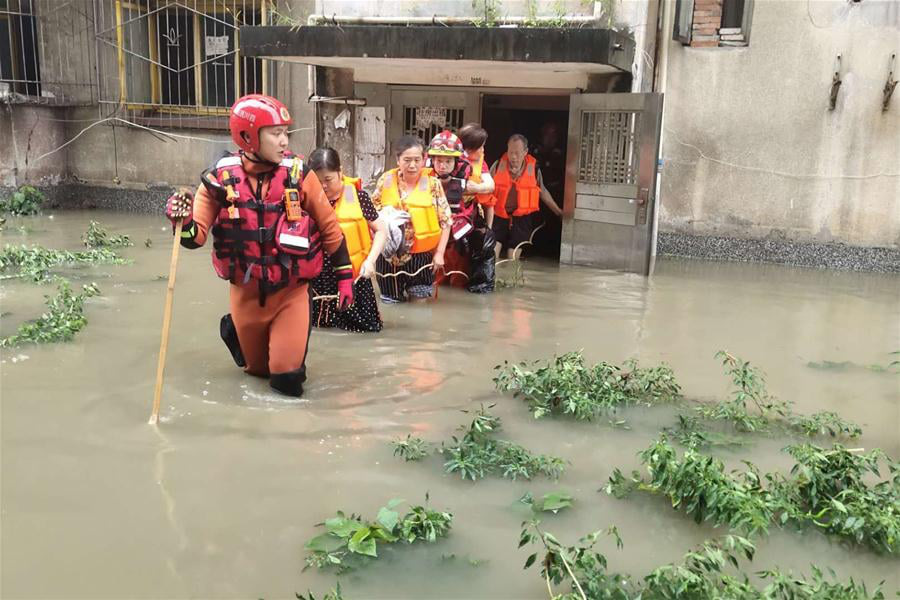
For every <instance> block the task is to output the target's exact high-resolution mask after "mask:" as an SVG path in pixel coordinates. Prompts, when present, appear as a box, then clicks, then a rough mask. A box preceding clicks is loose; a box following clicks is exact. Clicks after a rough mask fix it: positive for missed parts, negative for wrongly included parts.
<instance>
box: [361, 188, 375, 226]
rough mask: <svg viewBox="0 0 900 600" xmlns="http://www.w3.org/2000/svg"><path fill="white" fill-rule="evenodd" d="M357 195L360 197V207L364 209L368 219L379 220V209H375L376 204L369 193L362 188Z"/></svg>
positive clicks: (363, 212)
mask: <svg viewBox="0 0 900 600" xmlns="http://www.w3.org/2000/svg"><path fill="white" fill-rule="evenodd" d="M357 196H358V197H359V207H360V208H361V209H362V214H363V216H364V217H365V218H366V221H377V220H378V211H377V210H375V205H374V204H372V199H371V198H369V195H368V194H367V193H365V192H364V191H362V190H360V191H359V192H357Z"/></svg>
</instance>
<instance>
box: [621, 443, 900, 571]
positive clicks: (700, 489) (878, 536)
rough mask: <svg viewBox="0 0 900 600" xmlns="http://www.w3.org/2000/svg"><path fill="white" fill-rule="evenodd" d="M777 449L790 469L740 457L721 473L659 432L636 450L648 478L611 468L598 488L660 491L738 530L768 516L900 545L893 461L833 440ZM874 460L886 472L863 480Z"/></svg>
mask: <svg viewBox="0 0 900 600" xmlns="http://www.w3.org/2000/svg"><path fill="white" fill-rule="evenodd" d="M785 450H786V451H787V452H788V453H789V454H790V455H791V456H792V457H793V458H794V459H795V461H796V463H795V465H794V466H793V468H792V469H791V474H790V476H789V477H786V476H784V475H782V474H780V473H777V472H773V473H766V474H765V475H764V476H760V473H759V470H758V468H757V467H756V466H755V465H753V464H752V463H750V462H747V461H744V464H745V465H746V467H747V469H746V470H745V471H732V472H727V471H726V470H725V465H724V464H723V463H722V461H720V460H719V459H717V458H714V457H711V456H705V455H702V454H699V453H698V452H697V451H696V450H694V449H692V448H688V449H687V450H685V452H684V454H683V456H681V457H679V456H678V455H677V452H676V451H675V449H674V448H673V447H672V446H671V445H670V444H669V443H668V441H667V440H666V439H665V437H663V438H661V439H659V440H657V441H656V442H654V443H653V444H651V445H650V447H648V448H647V449H646V450H644V451H642V452H641V453H640V458H641V462H642V463H643V464H644V465H645V466H646V467H647V471H648V472H649V474H650V478H649V480H645V479H643V478H642V477H641V476H640V473H638V472H637V471H635V472H633V473H632V476H631V477H630V478H627V477H625V476H624V475H623V474H622V473H621V471H619V470H618V469H615V470H614V471H613V474H612V475H611V476H610V478H609V482H608V483H607V485H606V487H605V491H606V492H607V493H608V494H611V495H613V496H616V497H618V498H622V497H625V496H627V495H628V494H630V493H632V492H633V491H635V490H640V491H650V492H653V493H660V494H663V495H665V496H666V497H667V498H669V500H670V501H671V503H672V507H673V508H675V509H679V510H683V511H684V512H686V513H687V514H688V515H690V516H691V517H693V518H694V520H695V521H696V522H697V523H700V522H702V521H710V522H712V523H713V525H716V526H719V525H726V526H728V527H729V528H730V529H731V530H732V531H736V532H739V533H742V534H745V535H754V534H758V533H767V532H768V528H769V525H770V524H771V523H776V524H778V525H780V526H784V525H787V524H793V525H794V526H796V527H806V526H810V525H815V526H816V527H818V528H820V529H821V530H822V531H823V532H825V533H827V534H829V535H834V536H836V537H839V538H841V539H843V540H846V541H848V542H850V543H855V544H859V545H865V546H868V547H869V548H871V549H873V550H875V551H876V552H886V553H889V554H896V553H897V552H900V463H897V462H894V461H891V460H889V459H888V458H887V457H886V456H885V455H884V453H882V452H881V451H880V450H873V451H871V452H869V453H865V452H862V453H857V452H853V451H851V450H848V449H846V448H844V447H843V446H841V445H840V444H834V446H833V447H832V448H831V449H828V450H826V449H823V448H820V447H818V446H814V445H812V444H800V445H794V446H788V447H787V448H786V449H785ZM880 462H887V464H888V471H889V477H888V479H884V480H881V481H878V482H877V483H875V484H872V485H869V484H868V483H867V482H866V477H870V476H874V477H875V478H880V477H881V471H880V468H879V464H880Z"/></svg>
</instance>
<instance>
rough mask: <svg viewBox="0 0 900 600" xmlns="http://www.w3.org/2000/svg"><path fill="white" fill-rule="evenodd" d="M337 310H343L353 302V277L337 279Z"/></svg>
mask: <svg viewBox="0 0 900 600" xmlns="http://www.w3.org/2000/svg"><path fill="white" fill-rule="evenodd" d="M337 288H338V303H337V304H338V310H339V311H342V312H343V311H345V310H347V309H348V308H350V306H351V305H352V304H353V279H352V272H351V278H348V279H338V282H337Z"/></svg>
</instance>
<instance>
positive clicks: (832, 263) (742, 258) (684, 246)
mask: <svg viewBox="0 0 900 600" xmlns="http://www.w3.org/2000/svg"><path fill="white" fill-rule="evenodd" d="M656 253H657V255H658V256H679V257H683V258H699V259H704V260H726V261H739V262H768V263H776V264H782V265H793V266H798V267H814V268H824V269H837V270H844V271H871V272H875V273H900V249H898V248H867V247H861V246H848V245H846V244H814V243H808V242H791V241H788V240H765V239H738V238H727V237H716V236H696V235H685V234H682V233H664V232H660V233H659V238H658V240H657V250H656Z"/></svg>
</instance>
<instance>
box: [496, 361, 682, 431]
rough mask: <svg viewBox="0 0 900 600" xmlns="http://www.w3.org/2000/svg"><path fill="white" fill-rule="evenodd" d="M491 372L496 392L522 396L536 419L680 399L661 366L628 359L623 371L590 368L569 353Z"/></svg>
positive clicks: (671, 377)
mask: <svg viewBox="0 0 900 600" xmlns="http://www.w3.org/2000/svg"><path fill="white" fill-rule="evenodd" d="M494 368H495V370H497V375H496V376H495V377H494V385H495V386H496V388H497V390H499V391H501V392H509V391H512V392H513V397H521V398H522V399H523V400H524V401H525V402H526V403H527V404H528V408H529V410H530V411H531V413H532V414H533V415H534V417H535V418H536V419H540V418H542V417H545V416H548V415H554V414H562V415H571V416H573V417H575V418H576V419H578V420H591V419H594V418H596V417H598V416H601V415H608V414H609V413H610V412H612V411H615V410H616V409H618V408H620V407H622V406H626V405H631V404H637V403H641V402H646V403H651V404H653V403H661V402H672V401H675V400H677V399H679V398H680V397H681V386H679V385H678V382H677V381H676V380H675V375H674V373H673V372H672V369H671V368H669V367H668V366H666V365H659V366H656V367H650V368H641V367H638V364H637V362H636V361H633V360H629V361H626V362H625V363H624V364H623V365H622V366H618V365H614V364H610V363H606V362H600V363H597V364H596V365H593V366H590V367H589V366H587V365H586V364H585V361H584V356H583V355H582V353H581V352H568V353H566V354H563V355H561V356H554V357H553V359H552V360H550V361H548V362H547V363H546V364H542V363H541V362H540V361H537V362H535V363H532V364H528V363H519V364H510V363H509V362H504V363H503V364H502V365H498V366H496V367H494Z"/></svg>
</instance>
